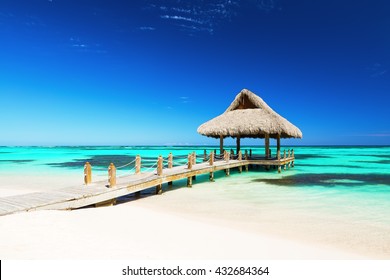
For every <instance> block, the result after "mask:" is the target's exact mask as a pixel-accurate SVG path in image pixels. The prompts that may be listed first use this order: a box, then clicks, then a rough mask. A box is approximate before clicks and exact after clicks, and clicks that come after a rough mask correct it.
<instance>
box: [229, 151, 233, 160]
mask: <svg viewBox="0 0 390 280" xmlns="http://www.w3.org/2000/svg"><path fill="white" fill-rule="evenodd" d="M229 158H230V159H233V158H234V150H233V149H230V154H229Z"/></svg>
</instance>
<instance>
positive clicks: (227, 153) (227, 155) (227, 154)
mask: <svg viewBox="0 0 390 280" xmlns="http://www.w3.org/2000/svg"><path fill="white" fill-rule="evenodd" d="M225 156H226V157H225V161H226V162H227V163H229V160H230V153H229V152H226V154H225ZM225 173H226V176H229V175H230V168H226V170H225Z"/></svg>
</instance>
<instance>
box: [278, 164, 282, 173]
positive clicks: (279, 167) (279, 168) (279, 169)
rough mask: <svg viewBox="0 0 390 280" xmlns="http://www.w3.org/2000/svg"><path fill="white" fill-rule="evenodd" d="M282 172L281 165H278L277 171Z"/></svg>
mask: <svg viewBox="0 0 390 280" xmlns="http://www.w3.org/2000/svg"><path fill="white" fill-rule="evenodd" d="M280 172H282V166H280V165H278V173H280Z"/></svg>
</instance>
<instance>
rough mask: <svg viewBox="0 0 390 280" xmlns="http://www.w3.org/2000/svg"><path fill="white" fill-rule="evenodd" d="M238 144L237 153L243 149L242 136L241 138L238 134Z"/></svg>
mask: <svg viewBox="0 0 390 280" xmlns="http://www.w3.org/2000/svg"><path fill="white" fill-rule="evenodd" d="M236 144H237V154H238V153H239V152H240V151H241V138H240V136H237V138H236Z"/></svg>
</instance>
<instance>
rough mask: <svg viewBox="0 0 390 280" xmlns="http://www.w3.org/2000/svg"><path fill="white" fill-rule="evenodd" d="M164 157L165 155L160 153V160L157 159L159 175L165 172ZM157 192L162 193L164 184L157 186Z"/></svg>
mask: <svg viewBox="0 0 390 280" xmlns="http://www.w3.org/2000/svg"><path fill="white" fill-rule="evenodd" d="M163 161H164V159H163V157H162V156H161V155H160V156H159V157H158V160H157V175H158V176H161V175H162V173H163V166H164V162H163ZM156 194H162V184H158V185H157V186H156Z"/></svg>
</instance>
